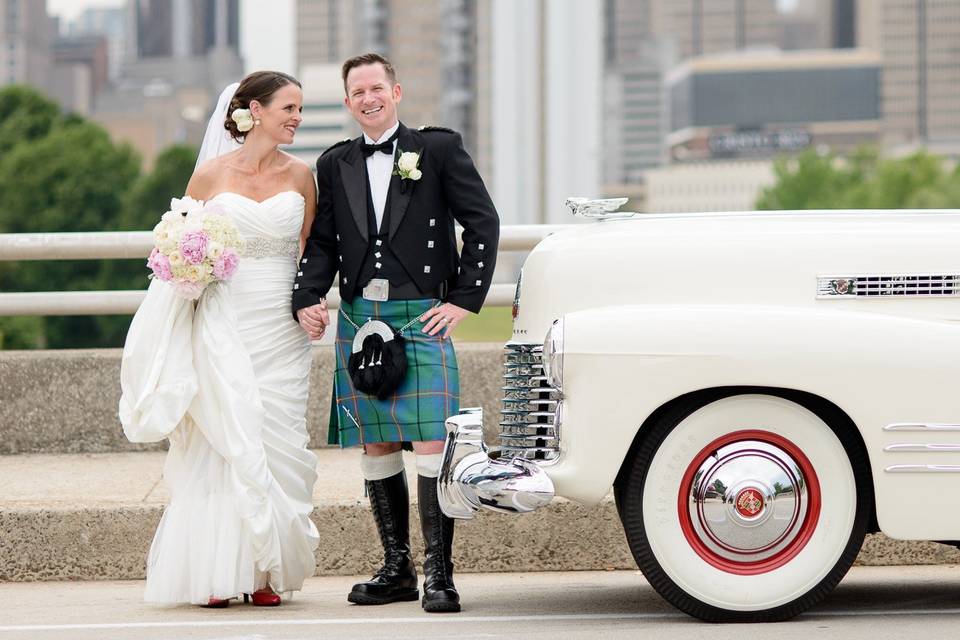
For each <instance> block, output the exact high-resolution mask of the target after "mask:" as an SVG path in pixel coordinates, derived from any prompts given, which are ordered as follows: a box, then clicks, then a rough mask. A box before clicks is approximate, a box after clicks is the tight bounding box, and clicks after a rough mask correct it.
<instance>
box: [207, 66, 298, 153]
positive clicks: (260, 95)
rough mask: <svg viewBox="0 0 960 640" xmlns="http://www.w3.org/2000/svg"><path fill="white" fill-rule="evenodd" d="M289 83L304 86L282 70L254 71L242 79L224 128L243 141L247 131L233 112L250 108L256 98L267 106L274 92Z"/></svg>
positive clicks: (235, 138) (229, 108)
mask: <svg viewBox="0 0 960 640" xmlns="http://www.w3.org/2000/svg"><path fill="white" fill-rule="evenodd" d="M288 84H295V85H297V86H298V87H300V88H301V89H302V88H303V87H302V85H301V84H300V81H299V80H297V79H296V78H294V77H293V76H291V75H287V74H286V73H283V72H281V71H254V72H253V73H251V74H250V75H248V76H247V77H246V78H244V79H243V80H241V81H240V86H239V87H237V90H236V92H234V94H233V99H232V100H231V101H230V106H229V107H228V108H227V117H226V120H224V123H223V128H224V129H226V130H227V131H228V132H229V133H230V137H232V138H233V139H234V140H236V141H237V142H243V139H244V138H245V137H246V132H244V131H240V129H239V128H238V127H237V123H236V122H234V121H233V118H232V116H233V112H234V111H236V110H237V109H249V108H250V103H251V102H252V101H254V100H256V101H257V102H259V103H260V104H262V105H263V106H267V105H268V104H270V101H271V100H273V94H275V93H276V92H277V91H278V90H279V89H282V88H283V87H285V86H287V85H288Z"/></svg>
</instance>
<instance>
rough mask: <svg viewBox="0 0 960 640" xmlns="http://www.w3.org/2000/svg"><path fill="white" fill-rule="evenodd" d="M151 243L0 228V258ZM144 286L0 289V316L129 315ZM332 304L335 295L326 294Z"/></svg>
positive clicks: (95, 252) (521, 232)
mask: <svg viewBox="0 0 960 640" xmlns="http://www.w3.org/2000/svg"><path fill="white" fill-rule="evenodd" d="M568 226H569V225H534V224H530V225H508V226H504V227H501V229H500V245H499V251H500V252H504V251H530V250H531V249H533V247H534V246H536V244H537V243H538V242H540V241H541V240H543V239H544V238H545V237H547V236H548V235H550V234H551V233H556V232H557V231H560V230H561V229H565V228H566V227H568ZM152 248H153V234H152V233H151V232H149V231H119V232H110V231H105V232H93V233H8V234H0V262H2V261H21V260H110V259H137V258H140V259H146V257H147V256H148V255H149V254H150V250H151V249H152ZM144 295H146V291H51V292H28V293H0V316H61V315H132V314H133V313H134V312H135V311H136V310H137V307H139V306H140V303H141V302H142V301H143V297H144ZM513 295H514V285H513V284H494V285H493V286H492V287H490V293H489V294H488V295H487V305H489V306H495V307H504V306H510V305H511V304H513ZM327 301H328V303H329V305H330V306H331V307H334V308H335V307H337V306H338V305H339V303H340V297H339V295H338V294H337V293H336V291H335V290H334V291H331V292H330V295H329V296H328V298H327Z"/></svg>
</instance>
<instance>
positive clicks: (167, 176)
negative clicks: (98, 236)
mask: <svg viewBox="0 0 960 640" xmlns="http://www.w3.org/2000/svg"><path fill="white" fill-rule="evenodd" d="M196 162H197V148H196V147H194V146H192V145H185V144H181V145H175V146H172V147H169V148H167V149H166V150H165V151H164V152H163V153H161V154H160V155H159V156H157V161H156V163H155V164H154V165H153V171H151V172H150V173H149V174H147V175H145V176H142V177H141V178H140V179H139V180H138V181H137V183H136V184H135V185H134V186H133V188H132V189H131V190H130V192H129V193H128V194H127V197H126V199H125V202H124V207H123V209H124V212H123V217H122V218H121V219H120V221H119V226H118V227H117V228H118V229H120V230H123V231H142V230H145V229H152V228H153V226H154V225H155V224H157V222H158V221H159V220H160V216H161V215H162V214H163V213H164V212H165V211H166V210H167V209H168V208H169V205H170V198H179V197H180V196H182V195H183V194H184V192H185V191H186V188H187V182H189V181H190V176H191V175H192V174H193V167H194V165H195V164H196Z"/></svg>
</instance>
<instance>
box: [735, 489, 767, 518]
mask: <svg viewBox="0 0 960 640" xmlns="http://www.w3.org/2000/svg"><path fill="white" fill-rule="evenodd" d="M736 505H737V513H739V514H740V515H741V516H743V517H744V518H752V517H754V516H756V515H757V514H758V513H760V512H761V511H762V510H763V496H761V495H760V492H759V491H757V490H756V489H744V490H743V491H741V492H740V493H738V494H737V502H736Z"/></svg>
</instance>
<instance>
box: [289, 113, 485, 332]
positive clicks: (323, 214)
mask: <svg viewBox="0 0 960 640" xmlns="http://www.w3.org/2000/svg"><path fill="white" fill-rule="evenodd" d="M362 143H363V136H360V137H359V138H356V139H353V140H349V141H344V142H341V143H339V144H336V145H334V146H332V147H330V148H329V149H327V150H326V151H325V152H324V153H323V154H322V155H321V156H320V158H319V159H318V160H317V215H316V219H315V220H314V222H313V227H312V228H311V230H310V237H309V239H308V240H307V244H306V247H305V249H304V253H303V256H302V257H301V259H300V265H299V269H298V272H297V277H296V279H295V280H294V285H293V286H294V290H293V313H294V316H296V312H297V310H298V309H302V308H303V307H308V306H311V305H314V304H317V302H318V301H319V300H320V298H322V297H324V296H326V294H327V292H328V291H329V290H330V287H331V286H332V285H333V281H334V278H335V277H336V279H337V283H338V284H339V286H340V297H341V298H342V299H344V300H352V299H353V298H354V296H356V295H359V294H360V286H362V285H363V284H365V283H362V282H358V281H357V279H358V277H359V275H360V269H361V266H362V265H363V261H364V258H365V257H366V256H367V254H368V252H369V250H370V229H368V224H369V223H368V221H367V168H366V158H365V156H364V155H363V150H362V149H361V144H362ZM407 151H414V152H416V153H418V154H419V156H420V161H419V164H418V168H419V169H420V171H421V172H422V176H421V177H420V179H419V180H411V179H401V178H400V177H399V176H398V175H394V176H392V177H391V179H390V190H389V196H388V198H387V204H388V206H389V208H390V215H389V223H390V225H389V226H390V229H389V243H390V248H391V250H392V251H393V253H394V254H395V255H396V257H397V259H398V260H399V262H400V263H401V265H402V266H403V268H404V269H405V271H406V272H407V274H408V275H409V276H410V278H411V279H412V280H413V282H414V283H415V284H416V285H417V287H418V288H419V289H420V290H421V291H424V292H431V293H432V292H435V291H437V290H439V289H440V286H441V284H442V283H444V282H445V283H446V284H447V294H446V297H445V300H446V301H447V302H450V303H452V304H455V305H457V306H458V307H462V308H464V309H467V310H469V311H472V312H474V313H476V312H478V311H480V308H481V307H482V306H483V301H484V298H485V297H486V295H487V291H488V290H489V288H490V283H491V281H492V279H493V268H494V265H495V264H496V260H497V244H498V241H499V237H500V219H499V217H498V216H497V211H496V209H495V208H494V206H493V201H492V200H491V199H490V195H489V194H488V193H487V189H486V187H485V186H484V184H483V180H482V179H481V178H480V174H479V173H477V170H476V167H474V164H473V160H472V159H471V158H470V156H469V154H467V152H466V150H465V149H464V148H463V140H462V138H461V136H460V134H458V133H456V132H454V131H451V130H450V129H443V128H440V127H423V128H421V129H419V130H413V129H408V128H407V127H405V126H404V125H403V124H402V123H401V124H400V127H399V129H398V135H397V151H396V154H395V158H399V157H400V154H401V153H403V152H407ZM394 172H396V160H394ZM455 222H459V223H460V225H461V226H462V227H463V250H462V251H461V252H460V254H459V255H458V253H457V243H456V236H455V227H454V223H455ZM374 233H376V230H374Z"/></svg>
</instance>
